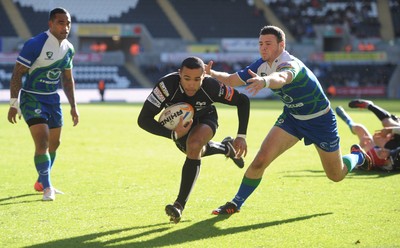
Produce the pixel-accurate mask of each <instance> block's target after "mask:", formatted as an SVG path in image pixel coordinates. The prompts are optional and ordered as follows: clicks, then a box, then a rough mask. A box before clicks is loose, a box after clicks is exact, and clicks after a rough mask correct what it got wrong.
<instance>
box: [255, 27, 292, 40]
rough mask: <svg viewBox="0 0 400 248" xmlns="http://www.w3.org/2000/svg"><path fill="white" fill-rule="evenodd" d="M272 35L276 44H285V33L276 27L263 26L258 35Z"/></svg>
mask: <svg viewBox="0 0 400 248" xmlns="http://www.w3.org/2000/svg"><path fill="white" fill-rule="evenodd" d="M266 34H272V35H275V37H276V38H277V39H278V43H279V42H281V41H283V42H286V38H285V32H283V30H282V29H280V28H278V27H276V26H264V27H262V28H261V31H260V35H266Z"/></svg>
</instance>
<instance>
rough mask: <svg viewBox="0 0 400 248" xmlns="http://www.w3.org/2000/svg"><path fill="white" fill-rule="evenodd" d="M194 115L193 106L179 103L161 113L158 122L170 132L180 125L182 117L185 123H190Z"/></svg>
mask: <svg viewBox="0 0 400 248" xmlns="http://www.w3.org/2000/svg"><path fill="white" fill-rule="evenodd" d="M193 115H194V109H193V107H192V105H190V104H189V103H185V102H178V103H175V104H173V105H171V106H169V107H166V108H165V109H164V111H163V112H162V113H161V115H160V117H159V119H158V122H159V123H160V124H161V125H163V126H164V127H166V128H168V129H169V130H174V129H175V128H176V126H177V125H178V123H179V120H180V117H181V116H182V117H183V123H184V124H186V123H188V122H189V121H190V120H191V119H192V118H193Z"/></svg>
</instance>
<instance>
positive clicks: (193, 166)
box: [176, 158, 201, 208]
mask: <svg viewBox="0 0 400 248" xmlns="http://www.w3.org/2000/svg"><path fill="white" fill-rule="evenodd" d="M200 164H201V160H197V159H190V158H186V161H185V163H184V164H183V168H182V176H181V186H180V189H179V194H178V198H177V199H176V201H177V202H178V203H179V204H181V206H182V208H185V205H186V202H187V201H188V199H189V195H190V192H191V191H192V189H193V187H194V185H195V183H196V180H197V176H198V175H199V172H200Z"/></svg>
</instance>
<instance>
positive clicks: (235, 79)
mask: <svg viewBox="0 0 400 248" xmlns="http://www.w3.org/2000/svg"><path fill="white" fill-rule="evenodd" d="M213 63H214V62H213V61H210V62H208V64H206V68H205V70H206V74H208V75H210V76H211V77H213V78H215V79H217V80H218V81H220V82H221V83H223V84H225V85H228V86H232V87H235V86H241V85H245V82H243V81H242V79H240V77H239V76H238V74H237V73H232V74H229V73H227V72H222V71H215V70H213V69H212V65H213Z"/></svg>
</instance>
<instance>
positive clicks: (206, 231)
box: [29, 212, 332, 248]
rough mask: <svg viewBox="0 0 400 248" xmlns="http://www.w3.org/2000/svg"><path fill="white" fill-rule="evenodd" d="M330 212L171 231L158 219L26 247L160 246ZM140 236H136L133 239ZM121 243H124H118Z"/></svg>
mask: <svg viewBox="0 0 400 248" xmlns="http://www.w3.org/2000/svg"><path fill="white" fill-rule="evenodd" d="M330 214H332V213H331V212H328V213H320V214H313V215H306V216H302V217H297V218H290V219H286V220H277V221H271V222H264V223H260V224H253V225H247V226H240V227H232V228H226V229H220V228H218V227H216V226H215V224H216V223H217V222H220V221H223V220H226V219H228V218H229V216H214V217H212V218H209V219H207V220H203V221H200V222H198V223H195V224H193V225H191V226H188V227H186V228H183V229H179V230H176V231H172V232H167V231H169V230H170V229H172V228H173V227H175V225H173V224H169V223H162V224H154V225H149V226H137V227H132V228H124V229H118V230H113V231H107V232H102V233H93V234H88V235H83V236H79V237H74V238H68V239H63V240H57V241H52V242H48V243H43V244H38V245H33V246H29V247H41V248H42V247H163V246H170V245H179V244H184V243H186V242H192V241H197V240H202V239H209V238H214V237H219V236H225V235H233V234H237V233H241V232H247V231H250V230H256V229H262V228H267V227H272V226H277V225H283V224H288V223H292V222H297V221H305V220H308V219H311V218H315V217H322V216H325V215H330ZM145 228H151V230H148V231H143V232H141V233H138V234H135V235H130V236H126V237H119V238H115V239H112V238H111V239H109V240H108V241H105V242H102V241H98V240H96V239H99V238H103V237H106V236H109V235H113V234H119V233H122V232H126V231H130V230H134V229H145ZM154 233H157V234H159V236H158V237H156V238H152V239H149V240H144V241H141V240H143V239H146V236H148V235H152V234H154ZM137 239H140V240H137ZM118 243H124V244H118Z"/></svg>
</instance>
